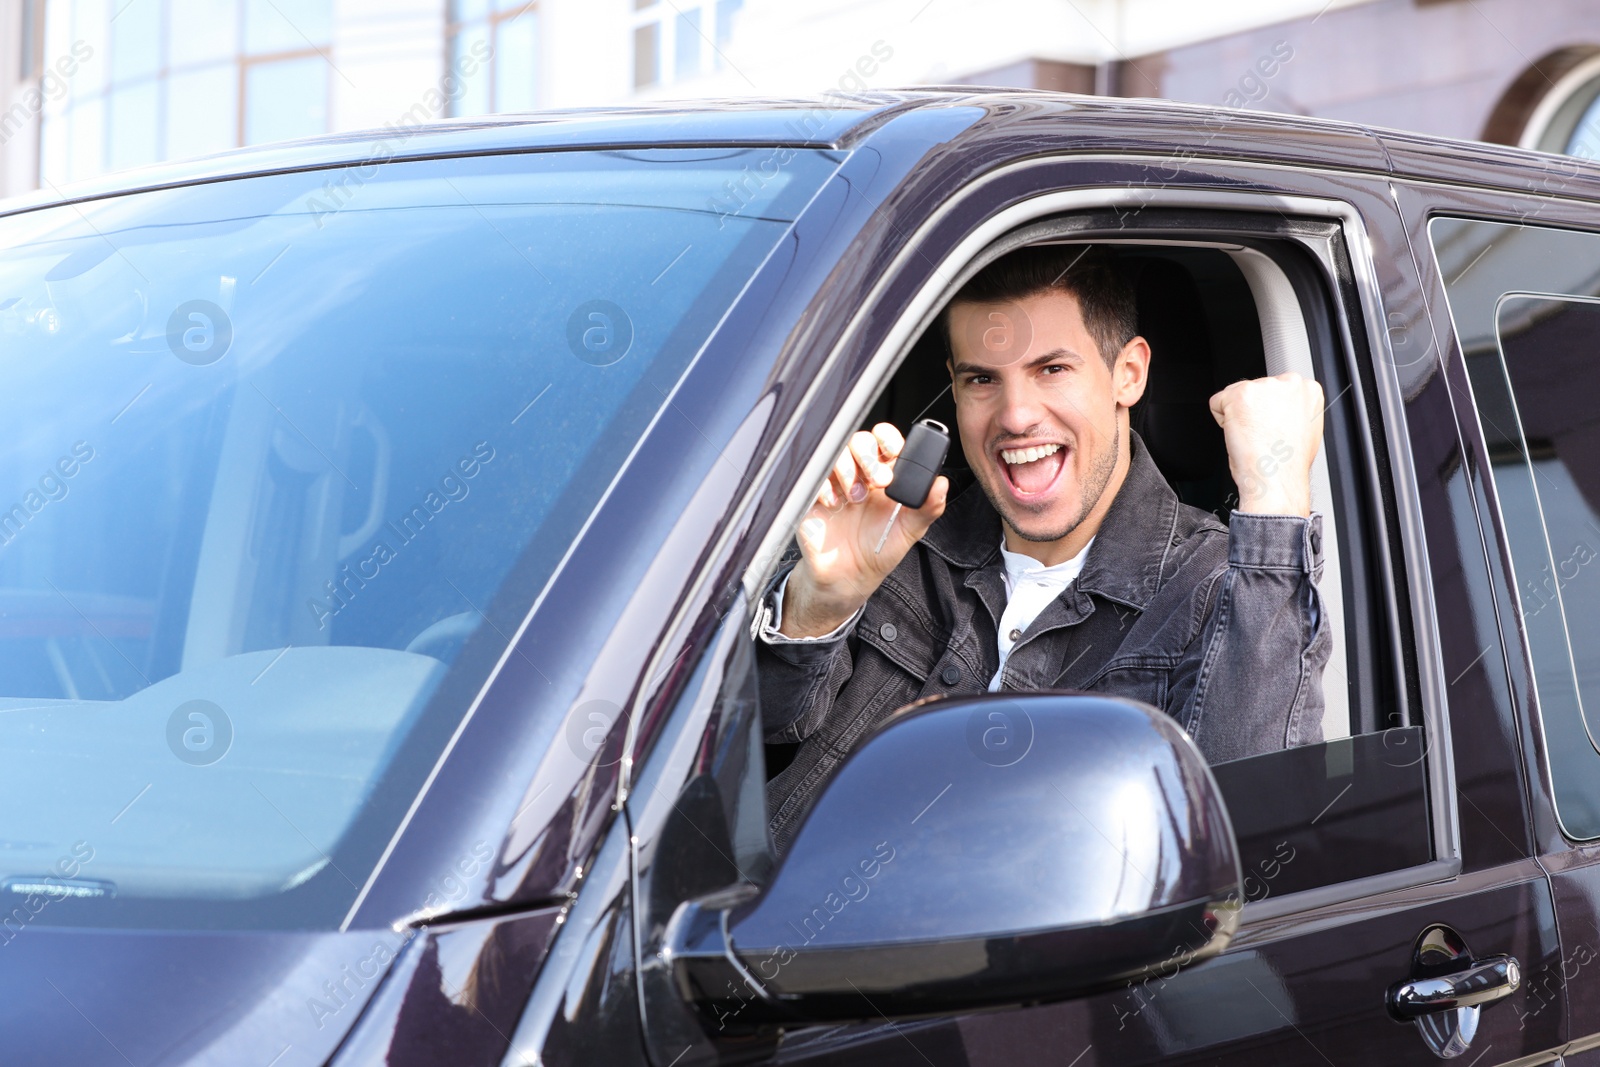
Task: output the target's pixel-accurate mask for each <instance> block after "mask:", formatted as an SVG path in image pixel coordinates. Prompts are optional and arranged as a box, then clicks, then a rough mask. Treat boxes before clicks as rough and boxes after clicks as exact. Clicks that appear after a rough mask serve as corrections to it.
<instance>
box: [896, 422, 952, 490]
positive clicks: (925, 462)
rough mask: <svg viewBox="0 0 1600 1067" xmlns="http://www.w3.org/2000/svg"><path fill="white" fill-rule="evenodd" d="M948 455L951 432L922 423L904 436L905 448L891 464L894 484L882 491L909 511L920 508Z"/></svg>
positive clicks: (942, 425) (944, 428)
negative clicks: (909, 509)
mask: <svg viewBox="0 0 1600 1067" xmlns="http://www.w3.org/2000/svg"><path fill="white" fill-rule="evenodd" d="M949 451H950V430H949V428H948V427H946V426H945V424H944V423H942V422H936V421H934V420H933V419H923V420H922V421H921V422H919V423H917V424H916V425H915V426H913V427H911V432H910V433H909V434H907V435H906V446H905V448H903V449H901V450H900V456H899V458H898V459H896V460H895V463H894V480H893V481H891V482H890V483H889V488H887V489H885V490H884V495H886V496H887V497H888V498H889V499H890V500H893V501H894V502H895V503H896V504H904V505H905V506H906V507H908V508H920V507H921V506H922V505H923V502H924V501H926V500H927V499H928V490H930V489H932V488H933V480H934V479H935V478H937V477H938V476H939V468H941V467H943V466H944V457H945V455H946V454H947V453H949Z"/></svg>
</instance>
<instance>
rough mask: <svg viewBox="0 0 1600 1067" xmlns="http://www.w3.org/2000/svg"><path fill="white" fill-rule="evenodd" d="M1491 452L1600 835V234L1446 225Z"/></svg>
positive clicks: (1560, 786)
mask: <svg viewBox="0 0 1600 1067" xmlns="http://www.w3.org/2000/svg"><path fill="white" fill-rule="evenodd" d="M1429 234H1430V238H1431V240H1432V243H1433V247H1434V251H1435V254H1436V256H1437V257H1438V261H1439V267H1440V271H1441V272H1442V274H1443V276H1444V278H1445V282H1446V294H1447V297H1448V299H1449V304H1450V315H1451V318H1452V320H1453V322H1454V323H1455V330H1456V334H1457V336H1458V337H1459V338H1460V340H1461V347H1462V351H1463V352H1464V354H1465V356H1466V360H1467V367H1468V370H1469V372H1470V375H1471V378H1472V389H1473V395H1474V400H1475V402H1476V405H1477V410H1478V417H1479V420H1480V422H1481V423H1482V426H1483V433H1484V437H1485V439H1486V441H1487V443H1488V446H1489V454H1490V459H1491V461H1492V465H1493V475H1494V483H1495V489H1496V492H1497V493H1498V495H1499V498H1500V507H1501V512H1502V515H1503V518H1504V521H1505V527H1506V537H1507V539H1508V542H1509V545H1510V549H1511V556H1512V563H1513V566H1514V568H1515V571H1516V583H1517V595H1518V598H1519V600H1520V602H1521V606H1522V617H1523V623H1524V625H1525V627H1526V632H1527V639H1528V643H1529V648H1530V651H1531V653H1532V656H1533V666H1534V676H1535V683H1536V686H1537V689H1538V694H1539V710H1540V715H1541V718H1542V721H1543V724H1544V730H1545V734H1546V737H1547V749H1548V752H1549V758H1550V764H1551V775H1552V777H1553V779H1554V785H1555V792H1556V806H1557V809H1558V811H1559V813H1560V817H1561V822H1562V825H1563V826H1564V827H1565V829H1566V830H1567V832H1568V833H1569V834H1572V835H1574V836H1577V837H1582V838H1592V837H1600V753H1597V750H1596V746H1595V744H1594V742H1593V740H1592V738H1594V737H1600V730H1596V729H1595V727H1597V726H1600V567H1596V566H1592V564H1594V563H1595V562H1596V561H1597V560H1600V413H1597V410H1596V408H1595V405H1594V399H1593V398H1594V397H1595V395H1596V393H1597V392H1600V352H1597V348H1600V303H1596V302H1595V300H1594V298H1595V297H1597V296H1600V235H1595V234H1584V233H1574V232H1570V231H1563V230H1554V229H1548V228H1543V227H1535V226H1511V225H1505V224H1501V223H1491V222H1472V221H1466V220H1461V219H1435V220H1433V222H1432V223H1431V224H1430V226H1429Z"/></svg>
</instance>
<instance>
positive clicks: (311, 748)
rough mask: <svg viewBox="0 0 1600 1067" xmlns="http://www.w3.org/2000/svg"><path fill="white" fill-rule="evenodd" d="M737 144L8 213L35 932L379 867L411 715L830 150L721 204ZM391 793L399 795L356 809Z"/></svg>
mask: <svg viewBox="0 0 1600 1067" xmlns="http://www.w3.org/2000/svg"><path fill="white" fill-rule="evenodd" d="M759 154H760V153H759V152H754V151H752V152H740V151H732V150H718V151H715V152H706V151H698V152H687V151H661V152H630V153H627V154H626V156H623V155H621V154H611V153H587V152H585V153H548V154H534V155H523V156H516V157H502V158H485V159H475V160H447V161H429V162H418V163H406V164H389V165H385V166H381V167H366V168H363V169H362V173H361V179H362V180H361V181H359V182H355V183H351V182H349V181H347V178H348V175H350V174H351V173H353V172H354V170H355V168H351V169H348V170H345V171H336V172H318V173H306V174H293V175H275V176H269V177H263V178H252V179H247V180H240V181H233V182H222V183H215V184H211V185H202V186H197V187H192V188H184V189H176V190H165V191H158V192H152V193H144V194H138V195H133V196H126V197H121V198H116V199H111V200H106V201H101V202H96V203H92V204H86V205H80V206H79V207H77V208H54V209H48V210H43V211H36V212H31V213H28V214H25V215H20V216H16V217H13V218H8V219H0V248H5V249H7V251H5V252H3V253H0V338H3V340H4V349H3V351H4V353H5V356H6V357H7V358H6V359H5V362H4V365H3V367H0V375H3V376H4V384H3V387H0V424H3V425H4V426H5V427H6V430H5V432H4V434H3V435H0V898H5V897H9V898H11V899H21V898H22V897H23V896H25V895H27V894H28V893H33V894H35V895H37V893H38V891H39V890H38V886H39V884H40V880H41V879H42V878H45V877H47V876H48V877H49V878H51V879H52V880H53V882H52V884H55V885H56V886H57V888H56V889H55V890H54V891H53V893H54V895H53V896H51V897H50V898H49V899H50V900H51V901H52V904H51V907H50V908H49V909H48V910H47V911H45V912H41V913H40V918H39V920H38V921H60V922H71V921H94V922H106V921H115V922H131V923H140V922H153V923H167V922H175V921H190V920H192V919H193V917H194V916H195V915H198V914H201V912H200V911H196V909H197V908H198V909H202V911H203V910H204V909H206V908H209V909H211V911H212V912H214V913H215V914H214V915H210V917H209V918H204V919H203V920H202V921H204V922H211V923H225V924H233V923H257V924H260V923H271V924H285V923H286V924H292V925H306V924H308V923H322V922H326V921H329V918H330V917H332V918H333V919H334V920H335V921H336V919H337V917H339V916H341V915H342V914H343V908H344V907H345V906H346V905H348V903H349V901H350V900H351V899H353V898H354V897H355V895H356V893H357V892H358V891H359V888H360V885H361V883H362V882H363V880H364V878H365V877H366V875H367V873H368V872H369V870H370V866H371V863H370V859H369V860H361V859H360V858H359V857H361V856H370V855H371V854H372V853H373V852H374V849H373V848H372V847H371V841H370V840H369V841H362V842H356V841H352V840H351V835H352V833H353V832H354V831H352V829H351V828H352V827H353V826H360V827H362V828H363V830H362V832H363V833H367V834H369V835H376V839H377V840H379V841H381V840H386V839H387V835H388V834H389V833H391V832H392V831H393V828H394V826H395V825H396V824H397V822H398V819H399V814H400V811H403V810H404V806H405V804H407V803H409V799H410V797H411V796H414V792H415V787H416V784H417V783H419V782H420V780H421V776H422V775H423V774H425V773H426V769H427V767H429V766H431V765H432V762H433V760H434V759H435V758H436V757H437V754H438V753H437V749H436V748H432V749H429V750H426V751H420V752H419V751H414V750H413V749H414V748H415V746H411V747H410V748H408V746H407V739H408V738H409V737H411V736H412V732H413V729H414V727H415V726H416V725H417V724H418V723H419V722H420V721H422V720H423V719H425V718H427V717H429V716H445V717H449V718H450V719H452V720H453V719H456V718H459V716H460V715H461V714H462V713H463V711H464V710H465V707H466V703H467V701H468V700H469V699H470V695H471V693H472V692H474V691H475V690H476V688H477V686H479V685H480V684H481V682H482V680H483V675H484V672H485V671H486V670H487V669H488V664H490V663H492V662H493V659H494V657H495V655H497V654H498V653H499V651H500V650H501V649H503V648H504V645H505V642H506V641H507V639H508V635H509V634H511V633H513V632H515V631H516V628H517V626H518V624H519V622H520V615H519V614H518V612H519V611H525V610H526V608H527V606H528V604H530V603H531V602H532V599H533V596H534V595H535V594H536V592H537V589H536V586H537V584H538V583H540V582H542V581H543V579H544V577H546V576H547V575H548V573H549V570H550V566H551V565H552V564H553V563H554V561H555V560H556V559H558V558H559V557H560V555H561V553H562V551H564V549H565V546H566V545H567V544H568V543H569V542H570V540H571V538H572V537H573V536H574V535H575V534H576V532H577V530H578V529H579V527H580V526H581V524H582V522H583V519H584V517H585V516H586V515H587V514H588V511H589V510H590V508H592V506H593V505H594V503H595V502H596V501H597V500H598V498H599V496H600V493H601V492H602V491H603V489H604V487H605V485H606V484H608V483H609V481H610V480H611V478H612V476H613V475H614V474H615V472H616V470H617V469H618V467H619V466H620V465H621V463H622V462H623V461H624V460H625V458H626V457H627V455H628V453H629V451H630V449H631V447H632V446H633V443H634V442H635V441H636V440H637V439H638V437H639V435H640V433H641V432H642V431H643V429H644V427H645V426H646V425H647V423H648V422H649V420H650V418H651V417H652V416H653V414H654V413H655V411H656V410H657V409H658V407H659V406H660V404H661V402H662V397H663V396H665V395H666V394H667V393H668V392H669V391H670V389H671V387H672V384H673V382H674V381H675V380H676V378H677V376H678V375H679V374H680V373H681V372H682V370H683V368H684V367H685V366H686V365H687V363H688V361H689V360H690V359H691V358H692V357H693V355H694V353H695V352H696V351H698V349H699V347H700V346H701V344H702V343H703V342H704V341H705V339H706V337H708V336H709V334H710V332H711V330H712V329H713V328H714V326H715V324H716V322H717V320H718V319H719V318H720V317H721V315H722V313H723V311H724V310H725V309H726V307H727V306H728V305H729V304H730V303H731V302H732V300H733V299H734V298H735V297H736V296H737V294H738V292H739V291H740V289H741V288H742V287H743V285H744V283H745V282H746V280H747V279H748V278H749V276H750V274H751V273H752V272H753V271H754V270H755V268H756V267H757V266H758V265H759V263H760V262H761V260H762V259H763V258H764V257H765V256H766V255H767V254H768V253H769V252H770V251H771V250H772V248H773V247H774V246H775V244H776V243H777V241H778V239H779V238H780V236H781V235H782V234H783V233H784V232H785V230H786V229H787V226H788V222H787V220H788V219H790V218H792V217H793V213H794V211H795V210H796V209H797V206H798V205H799V204H802V203H804V201H805V200H806V199H807V198H809V195H810V194H811V193H812V192H814V191H815V188H816V187H817V186H818V185H819V184H820V182H821V180H822V179H823V177H825V176H826V174H827V173H829V172H831V170H832V168H833V166H834V163H833V161H832V160H831V159H830V158H827V157H824V156H822V155H821V154H817V153H806V152H796V153H794V154H793V158H792V159H791V161H790V162H789V164H788V166H787V167H785V168H784V169H783V170H782V171H781V172H780V173H779V174H778V175H777V176H776V177H772V178H767V179H765V181H764V183H762V184H761V185H760V186H759V188H758V187H756V186H754V185H751V186H750V187H749V188H748V189H747V190H746V194H745V196H746V198H747V199H748V200H749V203H748V204H746V205H745V207H744V209H743V210H741V211H740V212H739V213H737V214H730V213H727V212H722V213H718V212H717V211H714V210H712V209H710V208H709V207H708V202H709V201H710V200H711V198H712V197H714V196H719V195H722V194H723V192H724V187H725V185H726V183H728V182H730V181H732V180H734V179H737V178H738V177H740V175H741V173H742V168H746V167H748V166H749V165H750V163H751V159H752V158H753V157H755V156H757V155H759ZM373 171H375V172H376V174H375V175H370V174H369V173H368V172H373ZM335 194H337V195H335ZM330 204H332V205H336V208H330V206H329V205H330ZM530 558H531V559H532V560H533V565H531V566H530V565H529V563H528V560H529V559H530ZM519 561H522V563H521V565H520V566H517V567H516V569H515V571H513V567H514V565H516V564H518V563H519ZM511 573H516V574H517V576H518V577H517V581H518V582H519V583H521V582H526V583H527V589H526V595H525V596H521V597H511V598H510V599H509V600H508V599H507V598H506V596H505V593H506V590H504V589H503V588H502V586H503V585H504V584H505V582H506V581H507V576H508V574H511ZM508 603H509V604H510V605H511V607H510V608H509V609H507V608H505V607H502V608H501V609H498V610H500V611H501V612H502V613H503V614H505V616H506V617H504V618H500V617H491V616H490V615H486V614H485V613H486V612H493V611H495V610H497V609H495V608H493V607H492V606H491V605H494V604H501V605H505V604H508ZM518 605H520V608H519V607H518ZM453 665H454V666H455V667H456V670H455V671H454V673H452V672H451V668H452V666H453ZM386 780H399V781H402V782H407V783H411V784H410V785H409V786H408V787H407V788H404V789H399V790H396V789H393V788H391V789H387V790H383V791H381V793H382V795H383V796H385V797H388V798H389V799H388V800H386V801H385V803H386V804H388V805H389V806H390V807H395V810H393V811H387V810H385V811H372V810H368V807H369V805H370V804H371V803H373V802H374V801H373V797H374V796H376V795H378V792H375V790H376V787H377V786H378V784H379V783H380V782H384V781H386ZM396 805H398V807H396ZM379 847H380V848H381V845H380V846H379ZM75 850H77V851H76V852H75ZM84 856H90V857H91V858H88V859H85V858H84ZM63 857H66V858H67V859H68V860H70V861H71V862H70V864H69V866H71V867H72V868H73V870H74V873H73V874H72V875H71V876H70V877H68V876H67V875H66V874H65V873H64V871H65V868H64V867H62V866H61V861H62V859H63ZM74 857H76V858H74ZM0 903H3V904H4V907H3V908H0V911H4V910H8V909H9V908H10V907H11V904H10V903H9V902H6V901H5V900H0ZM178 905H183V906H184V907H185V908H186V909H187V910H184V911H182V914H183V915H186V916H189V917H190V919H189V920H185V919H175V918H173V916H174V915H176V914H178V913H179V910H180V909H179V908H178V907H177V906H178ZM207 914H208V915H209V914H210V913H207ZM80 917H81V918H80Z"/></svg>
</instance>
